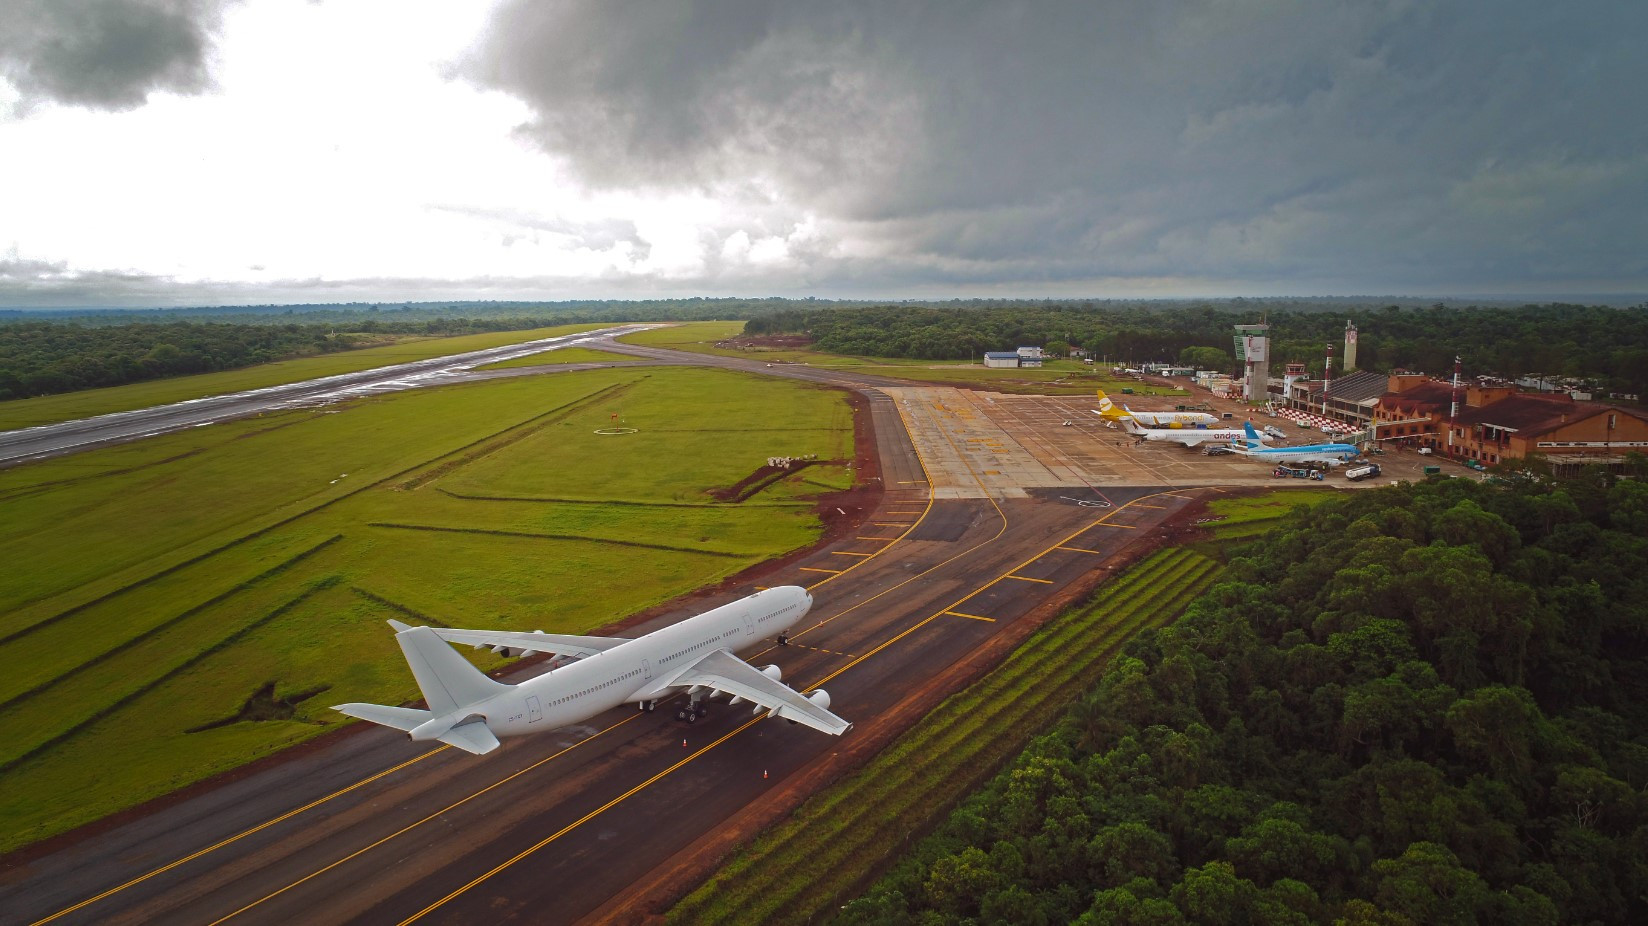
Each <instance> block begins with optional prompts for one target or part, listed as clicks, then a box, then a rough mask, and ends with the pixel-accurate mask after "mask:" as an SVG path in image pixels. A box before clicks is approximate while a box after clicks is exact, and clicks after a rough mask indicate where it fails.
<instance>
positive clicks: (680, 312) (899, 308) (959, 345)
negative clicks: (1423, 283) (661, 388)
mask: <svg viewBox="0 0 1648 926" xmlns="http://www.w3.org/2000/svg"><path fill="white" fill-rule="evenodd" d="M1261 318H1264V319H1266V320H1268V321H1269V322H1270V324H1271V326H1272V340H1273V348H1272V356H1273V358H1274V359H1275V360H1277V361H1286V360H1301V361H1304V362H1305V363H1306V364H1307V365H1308V366H1309V367H1311V368H1312V369H1313V370H1315V371H1317V372H1320V370H1321V368H1322V358H1323V356H1324V354H1325V352H1326V348H1327V346H1328V345H1329V344H1333V345H1335V346H1337V345H1340V344H1342V343H1343V339H1344V324H1345V321H1346V320H1347V319H1350V320H1354V321H1355V322H1356V324H1357V326H1358V328H1359V329H1360V336H1361V344H1360V349H1359V352H1358V366H1360V367H1362V368H1363V369H1374V370H1389V369H1392V368H1396V367H1403V368H1407V369H1416V370H1422V371H1426V372H1432V373H1443V372H1447V371H1448V370H1451V368H1452V365H1453V357H1454V355H1455V354H1456V353H1457V354H1463V356H1464V360H1465V368H1466V371H1467V373H1471V374H1475V373H1497V374H1500V375H1505V376H1521V375H1525V374H1537V375H1544V376H1573V377H1580V378H1588V379H1595V380H1597V381H1599V382H1600V383H1601V384H1602V385H1603V386H1605V387H1607V389H1608V390H1609V391H1616V392H1629V393H1637V394H1644V393H1648V306H1636V307H1632V308H1609V307H1605V306H1578V305H1544V306H1522V307H1513V306H1509V305H1487V306H1469V307H1449V306H1444V305H1440V304H1433V305H1425V304H1422V303H1419V302H1416V301H1413V300H1407V301H1405V302H1403V303H1401V304H1395V303H1383V304H1372V303H1368V302H1366V301H1358V300H1354V299H1330V298H1322V299H1271V300H1257V299H1230V300H1221V301H1218V302H1209V301H1183V300H1179V301H1174V300H1160V301H1119V300H1112V301H1097V302H1094V301H1078V302H1057V301H1050V300H1023V299H1020V300H1009V299H995V300H982V299H972V300H947V301H936V302H905V303H900V304H897V305H888V304H880V303H868V302H861V301H853V300H836V301H830V300H813V299H778V298H768V299H748V298H693V299H653V300H636V301H619V300H582V301H567V302H542V303H531V302H450V303H404V304H378V305H369V304H347V305H301V306H243V307H218V308H198V309H138V310H125V309H121V310H115V309H105V310H84V309H82V310H52V311H27V312H23V311H0V398H8V397H9V398H17V397H22V396H30V395H44V394H47V393H52V392H65V391H70V390H74V389H84V388H89V387H92V386H109V385H117V384H120V383H125V382H134V381H137V380H142V379H152V378H155V377H160V376H173V375H178V374H180V373H194V372H202V371H206V370H223V369H231V368H234V367H240V366H247V365H250V364H253V363H261V362H265V361H267V360H272V359H284V358H287V357H293V356H302V355H303V354H306V353H313V352H316V351H321V350H347V349H350V348H352V347H357V346H361V345H363V344H367V343H372V342H373V341H374V340H375V339H376V338H375V337H372V336H376V335H380V334H461V333H466V332H474V331H501V330H518V329H525V328H534V327H540V326H544V325H551V324H574V323H586V322H587V323H603V322H617V321H696V320H704V319H745V320H747V322H746V326H745V330H746V333H749V334H752V335H760V334H774V333H801V332H805V333H808V334H810V335H811V336H812V337H813V338H814V339H815V340H816V342H817V346H818V348H819V349H821V350H825V351H830V352H835V353H845V354H858V355H865V356H876V357H912V358H920V359H954V360H965V359H976V358H977V357H978V356H979V355H980V354H982V353H983V352H984V351H986V350H1011V349H1012V348H1014V347H1017V346H1019V345H1021V344H1036V345H1040V346H1043V347H1048V348H1050V349H1052V350H1054V351H1055V352H1061V351H1062V348H1064V347H1081V348H1085V349H1087V350H1090V351H1092V352H1093V353H1094V354H1096V355H1098V356H1099V357H1104V358H1108V359H1110V360H1112V361H1129V362H1134V363H1139V362H1145V361H1151V360H1159V361H1169V362H1173V361H1177V362H1185V363H1194V364H1197V365H1201V366H1204V367H1217V366H1227V367H1228V366H1230V365H1232V364H1233V362H1234V361H1233V360H1232V359H1231V356H1230V347H1231V326H1232V325H1235V324H1247V323H1252V322H1256V321H1258V320H1260V319H1261ZM231 327H246V328H253V329H257V328H261V329H269V330H264V331H261V332H260V331H256V330H247V331H231V330H228V329H229V328H231ZM323 334H324V335H325V337H324V338H323V337H322V335H323ZM360 335H367V336H369V337H360ZM166 345H170V347H172V348H176V351H175V352H174V351H172V350H171V349H170V348H167V347H166ZM157 350H158V351H159V353H158V354H155V353H154V352H155V351H157Z"/></svg>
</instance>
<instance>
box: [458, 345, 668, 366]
mask: <svg viewBox="0 0 1648 926" xmlns="http://www.w3.org/2000/svg"><path fill="white" fill-rule="evenodd" d="M639 359H640V358H638V357H631V356H630V355H628V354H614V353H612V352H611V351H604V350H590V349H589V348H587V347H563V348H561V349H559V350H552V351H545V352H544V353H541V354H532V355H530V356H527V357H516V358H515V359H514V360H504V361H502V362H499V363H488V364H483V365H482V366H478V367H476V368H475V369H477V370H502V369H505V368H508V367H541V366H548V365H551V364H557V363H614V362H620V361H622V362H628V363H635V362H636V361H637V360H639Z"/></svg>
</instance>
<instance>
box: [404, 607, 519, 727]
mask: <svg viewBox="0 0 1648 926" xmlns="http://www.w3.org/2000/svg"><path fill="white" fill-rule="evenodd" d="M395 642H397V643H399V644H400V645H401V652H402V653H404V654H405V655H406V664H407V665H408V666H410V667H411V669H412V677H413V678H415V679H417V680H418V690H419V691H422V692H423V699H424V702H425V703H427V704H428V705H429V711H430V713H432V714H434V715H435V716H437V717H439V716H441V715H442V714H450V713H452V712H453V711H456V710H457V709H458V708H460V707H465V706H468V705H470V704H475V703H477V702H479V701H484V700H486V699H487V698H490V697H492V696H493V695H495V694H498V693H499V692H502V691H504V690H505V689H507V688H509V687H511V686H509V685H505V684H504V683H502V682H495V681H493V680H492V679H490V678H487V677H486V674H485V673H483V672H482V671H481V670H480V669H477V668H475V667H474V666H473V665H470V663H469V661H468V660H467V659H464V658H463V657H462V656H460V655H458V651H457V650H455V649H453V648H452V647H451V646H450V645H448V644H447V642H446V641H445V640H442V639H441V638H440V637H438V636H436V634H435V631H433V630H431V629H429V628H428V627H411V628H408V629H406V630H402V631H400V632H399V633H397V634H395Z"/></svg>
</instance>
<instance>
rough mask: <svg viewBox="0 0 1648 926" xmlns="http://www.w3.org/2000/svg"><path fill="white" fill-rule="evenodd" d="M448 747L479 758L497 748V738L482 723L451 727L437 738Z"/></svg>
mask: <svg viewBox="0 0 1648 926" xmlns="http://www.w3.org/2000/svg"><path fill="white" fill-rule="evenodd" d="M439 739H440V741H441V742H443V743H445V744H447V745H448V746H456V747H458V748H459V749H462V750H463V751H465V752H472V753H474V754H475V755H478V756H481V755H485V754H487V753H489V752H491V751H492V750H494V749H497V748H498V738H497V737H496V736H494V735H493V734H492V730H491V729H490V728H488V727H487V725H486V724H485V723H484V722H479V721H477V722H475V723H464V724H459V725H458V726H455V727H453V728H452V729H450V730H448V731H446V733H445V734H443V735H442V736H440V737H439Z"/></svg>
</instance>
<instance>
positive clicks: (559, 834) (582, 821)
mask: <svg viewBox="0 0 1648 926" xmlns="http://www.w3.org/2000/svg"><path fill="white" fill-rule="evenodd" d="M765 719H766V717H757V718H755V719H754V720H746V721H745V722H744V724H743V725H742V726H740V727H738V728H737V729H736V730H733V731H731V732H730V733H727V734H726V735H724V736H722V737H721V738H720V739H718V740H716V741H715V742H713V743H710V744H709V745H708V746H705V747H703V748H701V749H699V750H698V751H697V752H694V753H693V754H692V755H690V756H687V757H686V758H684V759H681V760H679V761H677V762H676V763H675V764H674V765H671V766H670V767H669V768H666V769H664V770H663V771H661V772H659V773H658V774H656V775H654V776H652V777H651V778H648V779H647V780H646V781H643V782H641V783H640V784H638V785H636V786H635V787H633V788H630V789H629V790H628V791H625V792H624V793H623V794H620V795H618V796H617V797H615V798H613V799H612V800H610V801H607V802H606V803H605V804H602V805H601V806H599V807H597V808H595V809H594V810H591V811H590V812H589V813H586V814H584V815H583V816H581V817H579V818H578V819H576V820H574V821H572V822H571V823H568V824H567V825H566V826H563V827H561V828H560V829H558V830H556V831H555V832H553V833H551V834H549V835H548V836H545V837H544V838H543V839H542V840H540V841H539V842H537V843H535V844H534V845H532V846H531V847H529V848H526V849H523V850H521V851H520V852H519V853H517V854H516V855H515V857H514V858H511V859H508V860H506V861H503V862H500V863H498V865H497V867H495V868H493V869H492V870H491V871H489V872H487V873H486V874H484V875H481V876H479V877H477V878H475V879H474V880H473V881H470V882H469V883H468V884H465V885H464V886H463V887H460V888H458V889H457V890H455V891H453V892H452V893H450V894H448V895H446V896H445V897H442V898H441V899H440V900H437V901H435V902H434V903H432V904H430V905H429V906H427V907H424V908H423V909H422V910H419V911H418V912H417V913H414V914H412V915H411V916H409V917H407V918H406V919H404V920H401V922H400V926H407V924H408V923H415V922H417V921H418V920H421V919H423V918H424V917H425V916H426V915H428V914H429V913H432V912H434V911H435V910H437V909H439V908H440V907H441V906H443V905H444V904H445V903H446V902H447V901H449V900H451V899H452V898H454V897H457V896H458V895H459V894H462V893H463V892H465V891H467V890H469V889H470V888H472V887H474V886H476V885H477V884H480V883H481V882H483V881H485V880H486V879H488V878H490V877H492V876H493V875H495V874H497V873H498V872H500V871H503V870H504V869H505V868H508V867H509V866H511V865H513V864H515V863H516V862H519V861H520V860H521V859H524V858H526V857H527V856H529V855H531V854H532V853H534V852H537V851H538V850H539V849H542V848H543V847H544V846H547V845H549V844H550V843H552V842H554V841H555V840H557V839H560V838H561V837H562V836H565V835H566V834H567V833H570V832H572V831H573V830H575V829H577V828H578V827H580V826H583V825H584V824H585V823H588V822H589V821H590V820H593V819H595V818H596V817H598V816H600V815H601V814H603V813H606V812H607V811H608V810H611V809H612V808H613V807H616V806H618V805H619V804H621V803H623V802H624V801H627V800H629V799H630V798H631V797H633V796H635V795H636V794H638V793H640V792H641V791H644V790H646V789H647V788H648V787H650V786H651V785H652V783H653V782H655V781H658V780H659V779H660V778H663V777H665V776H666V775H668V774H670V773H671V772H673V771H675V770H676V769H678V768H680V767H681V766H683V765H686V764H687V763H688V762H691V761H693V760H694V759H697V758H698V757H699V756H701V755H703V754H704V753H706V752H709V751H710V750H711V749H714V748H715V747H717V746H719V745H721V744H722V743H725V742H726V741H727V740H730V739H732V738H733V737H735V736H737V735H738V734H740V733H743V732H744V731H745V730H748V729H749V728H750V727H753V726H755V725H756V724H758V723H760V722H761V721H763V720H765Z"/></svg>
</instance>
